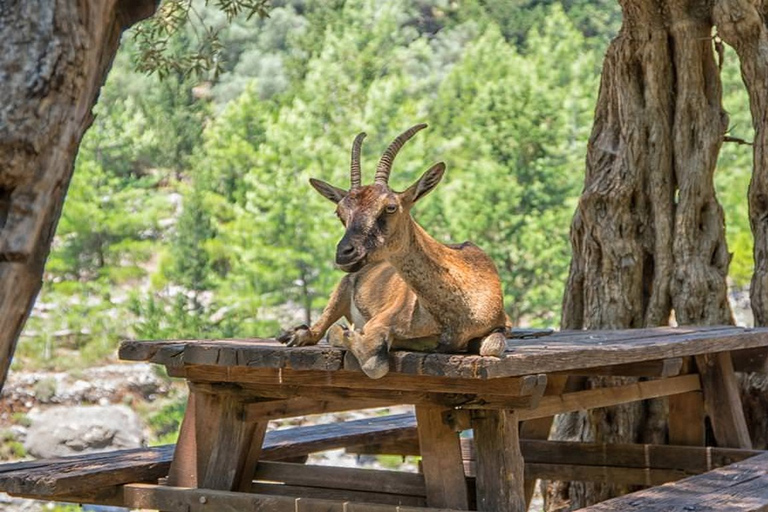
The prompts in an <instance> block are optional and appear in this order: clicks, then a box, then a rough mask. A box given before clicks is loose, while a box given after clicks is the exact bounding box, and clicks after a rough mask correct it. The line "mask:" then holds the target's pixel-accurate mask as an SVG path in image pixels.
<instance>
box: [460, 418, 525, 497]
mask: <svg viewBox="0 0 768 512" xmlns="http://www.w3.org/2000/svg"><path fill="white" fill-rule="evenodd" d="M472 426H473V428H474V436H475V437H474V439H475V452H476V454H477V461H476V467H477V483H476V485H477V510H479V511H481V512H483V511H493V512H524V511H525V510H526V505H525V492H524V489H523V479H524V475H523V456H522V453H521V452H520V436H519V423H518V415H517V412H515V411H503V410H501V411H477V412H476V413H475V414H474V415H473V417H472Z"/></svg>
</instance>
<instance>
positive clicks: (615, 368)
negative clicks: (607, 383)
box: [561, 357, 683, 377]
mask: <svg viewBox="0 0 768 512" xmlns="http://www.w3.org/2000/svg"><path fill="white" fill-rule="evenodd" d="M682 367H683V358H682V357H672V358H669V359H658V360H656V361H640V362H637V363H629V364H617V365H612V366H597V367H592V368H575V369H573V370H568V371H565V372H561V373H563V374H566V375H575V376H584V377H595V376H599V375H603V376H614V377H674V376H675V375H680V370H681V369H682Z"/></svg>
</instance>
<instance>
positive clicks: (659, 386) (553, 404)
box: [520, 374, 701, 420]
mask: <svg viewBox="0 0 768 512" xmlns="http://www.w3.org/2000/svg"><path fill="white" fill-rule="evenodd" d="M700 389H701V382H700V379H699V376H698V375H697V374H692V375H681V376H678V377H670V378H668V379H659V380H649V381H645V382H636V383H633V384H627V385H624V386H615V387H607V388H598V389H590V390H586V391H576V392H573V393H565V394H563V395H553V396H545V397H542V398H541V400H540V402H539V406H538V407H537V408H536V409H530V410H528V409H522V410H520V420H531V419H535V418H545V417H547V416H554V415H555V414H563V413H566V412H574V411H580V410H587V409H594V408H598V407H610V406H613V405H619V404H625V403H628V402H636V401H638V400H647V399H649V398H659V397H662V396H669V395H676V394H679V393H687V392H689V391H698V390H700Z"/></svg>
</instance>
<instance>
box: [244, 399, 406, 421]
mask: <svg viewBox="0 0 768 512" xmlns="http://www.w3.org/2000/svg"><path fill="white" fill-rule="evenodd" d="M391 405H395V404H394V403H393V402H392V401H391V400H344V401H330V400H318V399H317V398H305V397H296V398H286V399H274V400H264V401H259V402H254V403H249V404H248V405H247V406H246V410H247V414H248V417H249V418H250V419H254V420H262V421H265V420H276V419H280V418H294V417H296V416H305V415H307V414H324V413H330V412H340V411H350V410H353V409H354V410H358V409H370V408H373V407H388V406H391Z"/></svg>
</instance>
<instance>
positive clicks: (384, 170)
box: [373, 123, 427, 185]
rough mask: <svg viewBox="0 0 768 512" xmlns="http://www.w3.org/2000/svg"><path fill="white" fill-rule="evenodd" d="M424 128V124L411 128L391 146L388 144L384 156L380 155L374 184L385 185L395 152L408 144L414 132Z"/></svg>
mask: <svg viewBox="0 0 768 512" xmlns="http://www.w3.org/2000/svg"><path fill="white" fill-rule="evenodd" d="M426 127H427V125H426V124H425V123H421V124H417V125H416V126H412V127H410V128H408V129H407V130H406V131H404V132H403V133H401V134H400V135H398V136H397V138H396V139H395V140H393V141H392V144H390V145H389V147H388V148H387V150H386V151H384V154H383V155H381V160H379V165H378V166H376V177H375V178H374V180H373V181H374V183H383V184H384V185H386V184H387V183H388V182H389V173H390V172H391V171H392V162H394V160H395V157H396V156H397V152H398V151H400V148H402V147H403V145H404V144H405V143H406V142H408V139H410V138H411V137H413V136H414V135H415V134H416V132H418V131H419V130H423V129H424V128H426Z"/></svg>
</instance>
